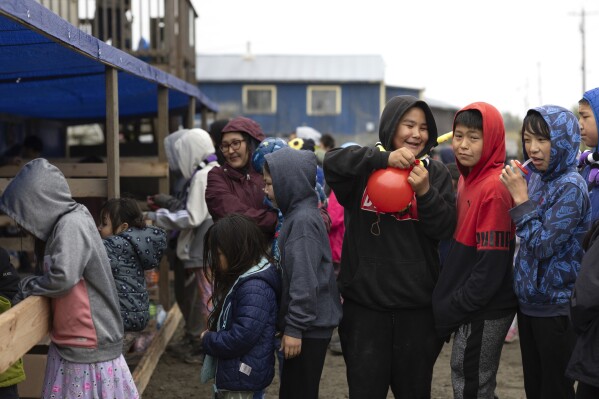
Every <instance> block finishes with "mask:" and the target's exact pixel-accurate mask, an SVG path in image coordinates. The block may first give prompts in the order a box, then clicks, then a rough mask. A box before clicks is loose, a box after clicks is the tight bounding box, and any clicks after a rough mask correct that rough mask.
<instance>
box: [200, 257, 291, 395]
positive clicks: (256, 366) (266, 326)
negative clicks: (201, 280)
mask: <svg viewBox="0 0 599 399" xmlns="http://www.w3.org/2000/svg"><path fill="white" fill-rule="evenodd" d="M280 294H281V277H280V272H279V271H278V270H277V269H276V267H275V266H274V265H271V264H270V263H268V262H267V261H266V259H263V260H262V261H261V262H260V263H259V264H258V265H255V266H253V267H252V268H250V270H248V271H247V272H245V273H244V274H243V275H241V276H240V277H239V278H238V279H237V281H236V282H235V283H234V284H233V287H232V288H231V290H230V291H229V293H228V294H227V296H226V297H225V299H224V303H223V310H222V312H221V315H220V316H219V318H218V331H216V332H214V331H211V332H207V333H206V334H205V335H204V338H203V340H202V345H203V347H204V350H205V352H206V353H207V354H209V355H211V356H214V357H215V358H216V359H217V363H216V376H215V383H216V387H217V388H218V389H219V390H230V391H260V390H262V389H264V388H266V387H267V386H269V385H270V383H271V382H272V380H273V378H274V372H275V368H274V367H275V355H274V354H275V349H276V347H275V332H276V331H275V330H276V327H275V326H276V320H277V312H278V298H279V296H280Z"/></svg>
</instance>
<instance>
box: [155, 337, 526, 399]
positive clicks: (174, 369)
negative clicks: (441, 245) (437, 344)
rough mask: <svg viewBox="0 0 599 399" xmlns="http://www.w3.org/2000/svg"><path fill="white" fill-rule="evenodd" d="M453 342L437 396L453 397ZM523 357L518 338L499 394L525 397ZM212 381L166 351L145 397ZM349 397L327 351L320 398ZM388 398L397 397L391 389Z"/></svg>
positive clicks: (506, 351) (172, 397) (438, 376)
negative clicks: (451, 355)
mask: <svg viewBox="0 0 599 399" xmlns="http://www.w3.org/2000/svg"><path fill="white" fill-rule="evenodd" d="M175 338H176V337H175ZM450 354H451V346H450V345H449V344H446V345H445V346H444V347H443V351H442V352H441V355H440V356H439V359H438V360H437V363H436V364H435V371H434V376H433V389H432V398H433V399H448V398H452V397H453V394H452V390H451V380H450V369H449V356H450ZM521 364H522V360H521V357H520V347H519V345H518V342H517V341H516V342H515V343H512V344H506V345H504V347H503V352H502V356H501V363H500V366H499V373H498V377H497V390H496V394H497V395H498V396H499V398H500V399H523V398H525V395H524V388H523V381H522V366H521ZM278 388H279V381H278V377H275V380H274V381H273V384H272V385H271V386H270V387H269V388H268V389H267V395H266V396H267V397H268V398H276V397H277V395H278ZM210 392H211V386H210V384H200V366H198V365H189V364H186V363H183V362H181V361H179V360H177V359H175V358H173V357H172V356H170V355H169V354H167V353H165V354H164V355H163V356H162V358H161V359H160V362H159V364H158V366H157V367H156V370H155V371H154V374H153V376H152V378H151V380H150V384H149V385H148V387H147V388H146V391H145V393H144V395H143V398H144V399H188V398H192V397H193V398H202V399H204V398H206V399H208V398H211V396H210ZM347 397H348V392H347V382H346V379H345V363H344V362H343V357H342V356H336V355H332V354H331V353H330V352H329V353H328V354H327V357H326V361H325V366H324V371H323V375H322V380H321V383H320V399H343V398H347ZM387 397H388V398H393V395H392V394H391V393H390V394H389V395H388V396H387Z"/></svg>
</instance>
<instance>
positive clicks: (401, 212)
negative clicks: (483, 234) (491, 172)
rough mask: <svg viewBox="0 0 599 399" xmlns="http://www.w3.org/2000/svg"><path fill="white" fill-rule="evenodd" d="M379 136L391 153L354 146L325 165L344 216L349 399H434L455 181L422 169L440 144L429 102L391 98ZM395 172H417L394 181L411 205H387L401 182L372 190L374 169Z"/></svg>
mask: <svg viewBox="0 0 599 399" xmlns="http://www.w3.org/2000/svg"><path fill="white" fill-rule="evenodd" d="M379 139H380V141H381V143H382V144H383V145H384V148H386V149H387V151H385V150H384V149H381V148H377V147H359V146H349V147H347V148H336V149H333V150H331V151H329V152H327V153H326V155H325V160H324V172H325V180H326V182H327V184H329V185H330V187H331V188H332V190H333V192H334V193H335V195H336V196H337V199H338V200H339V203H340V204H341V205H342V206H343V207H344V209H345V212H346V220H345V223H346V230H345V236H344V238H343V249H342V254H341V268H340V269H341V272H340V274H339V277H338V284H339V288H340V290H341V294H342V296H343V299H344V302H343V318H342V320H341V324H340V326H339V336H340V338H341V346H342V349H343V357H344V359H345V364H346V367H347V381H348V385H349V396H350V397H352V398H353V397H355V398H366V397H367V398H375V399H377V398H386V397H387V392H388V390H389V387H391V390H392V391H393V394H394V395H395V397H396V398H424V397H430V390H431V380H432V374H433V366H434V364H435V360H436V359H437V356H438V355H439V352H440V351H441V348H442V346H443V340H442V339H440V338H439V337H438V336H437V335H436V334H435V326H434V319H433V312H432V308H431V296H432V291H433V287H434V286H435V282H436V280H437V276H438V274H439V253H438V244H439V240H443V239H447V238H449V237H451V235H452V233H453V230H454V227H455V205H454V201H453V189H452V183H451V176H450V174H449V171H448V170H447V168H446V167H445V165H443V164H442V163H441V162H439V161H435V160H428V162H427V164H426V165H425V164H424V162H418V160H419V158H421V157H423V156H425V155H426V154H428V153H429V152H430V150H431V149H432V148H433V147H434V146H435V145H436V144H437V127H436V124H435V119H434V117H433V114H432V112H431V110H430V108H429V106H428V105H427V104H426V103H425V102H424V101H420V100H418V99H417V98H415V97H412V96H397V97H393V98H392V99H391V100H390V101H389V102H388V103H387V104H386V106H385V109H384V110H383V113H382V115H381V120H380V123H379ZM392 168H398V169H400V170H404V171H408V170H409V173H406V175H407V178H406V177H405V176H404V177H403V178H402V177H396V178H395V179H396V182H397V183H396V184H397V185H404V187H405V190H408V192H410V193H411V194H410V195H409V198H408V200H409V203H408V204H407V206H406V204H405V203H399V202H398V203H395V204H394V203H393V201H391V203H387V202H386V201H385V195H384V194H387V197H390V196H393V197H395V196H398V195H397V194H395V195H394V194H391V193H390V192H389V190H393V189H394V185H393V184H392V185H391V187H388V188H385V187H381V186H377V184H376V183H382V180H383V179H382V178H379V179H378V180H377V177H374V178H373V180H371V181H370V183H369V179H370V177H371V175H372V174H373V172H375V171H378V170H385V169H387V170H388V171H389V174H393V172H392ZM379 173H381V172H379ZM406 181H407V183H408V184H407V185H406V184H405V182H406ZM379 191H383V195H382V196H378V195H377V194H379ZM369 194H372V195H374V196H375V197H377V199H378V200H379V201H378V202H377V200H373V198H370V195H369ZM379 197H380V198H379ZM381 198H382V201H383V202H384V203H381V202H380V201H381ZM400 202H401V201H400ZM377 204H378V206H377ZM381 206H382V207H383V208H385V210H384V211H382V210H381V209H380V207H381ZM394 206H395V208H394Z"/></svg>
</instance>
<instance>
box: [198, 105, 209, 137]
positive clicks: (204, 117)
mask: <svg viewBox="0 0 599 399" xmlns="http://www.w3.org/2000/svg"><path fill="white" fill-rule="evenodd" d="M200 126H201V127H202V129H204V130H206V131H208V110H207V109H206V107H204V108H202V122H201V124H200Z"/></svg>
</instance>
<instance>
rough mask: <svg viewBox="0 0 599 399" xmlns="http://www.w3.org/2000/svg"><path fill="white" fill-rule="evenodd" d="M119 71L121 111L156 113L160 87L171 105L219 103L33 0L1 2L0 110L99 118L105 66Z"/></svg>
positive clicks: (45, 116)
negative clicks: (160, 86)
mask: <svg viewBox="0 0 599 399" xmlns="http://www.w3.org/2000/svg"><path fill="white" fill-rule="evenodd" d="M107 66H111V67H114V68H116V69H117V70H118V94H119V115H120V116H121V117H133V116H145V115H148V116H149V115H156V114H157V112H158V100H157V97H158V86H159V85H162V86H165V87H167V88H168V89H169V110H171V111H172V110H179V109H181V110H183V109H186V108H187V106H188V104H189V98H190V97H195V98H196V104H197V108H196V109H202V108H207V109H208V110H209V111H213V112H216V111H217V110H218V106H217V105H216V104H215V103H213V102H212V101H211V100H210V99H208V98H207V97H206V96H205V95H204V94H202V92H200V90H199V89H198V88H197V86H194V85H192V84H190V83H188V82H185V81H183V80H181V79H179V78H177V77H175V76H173V75H171V74H168V73H166V72H164V71H161V70H159V69H157V68H155V67H152V66H150V65H149V64H147V63H145V62H143V61H142V60H140V59H138V58H135V57H133V56H131V55H129V54H127V53H125V52H123V51H121V50H119V49H116V48H114V47H112V46H110V45H108V44H106V43H104V42H102V41H101V40H98V39H96V38H95V37H93V36H90V35H88V34H86V33H85V32H83V31H81V30H80V29H78V28H76V27H74V26H73V25H71V24H70V23H68V22H67V21H65V20H63V19H62V18H60V17H59V16H58V15H56V14H54V13H53V12H52V11H50V10H48V9H47V8H45V7H43V6H42V5H40V4H38V3H36V2H35V1H33V0H1V1H0V113H2V114H10V115H19V116H24V117H34V118H42V119H60V120H82V121H83V120H85V121H92V120H94V121H103V120H104V119H105V117H106V89H105V70H106V67H107Z"/></svg>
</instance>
